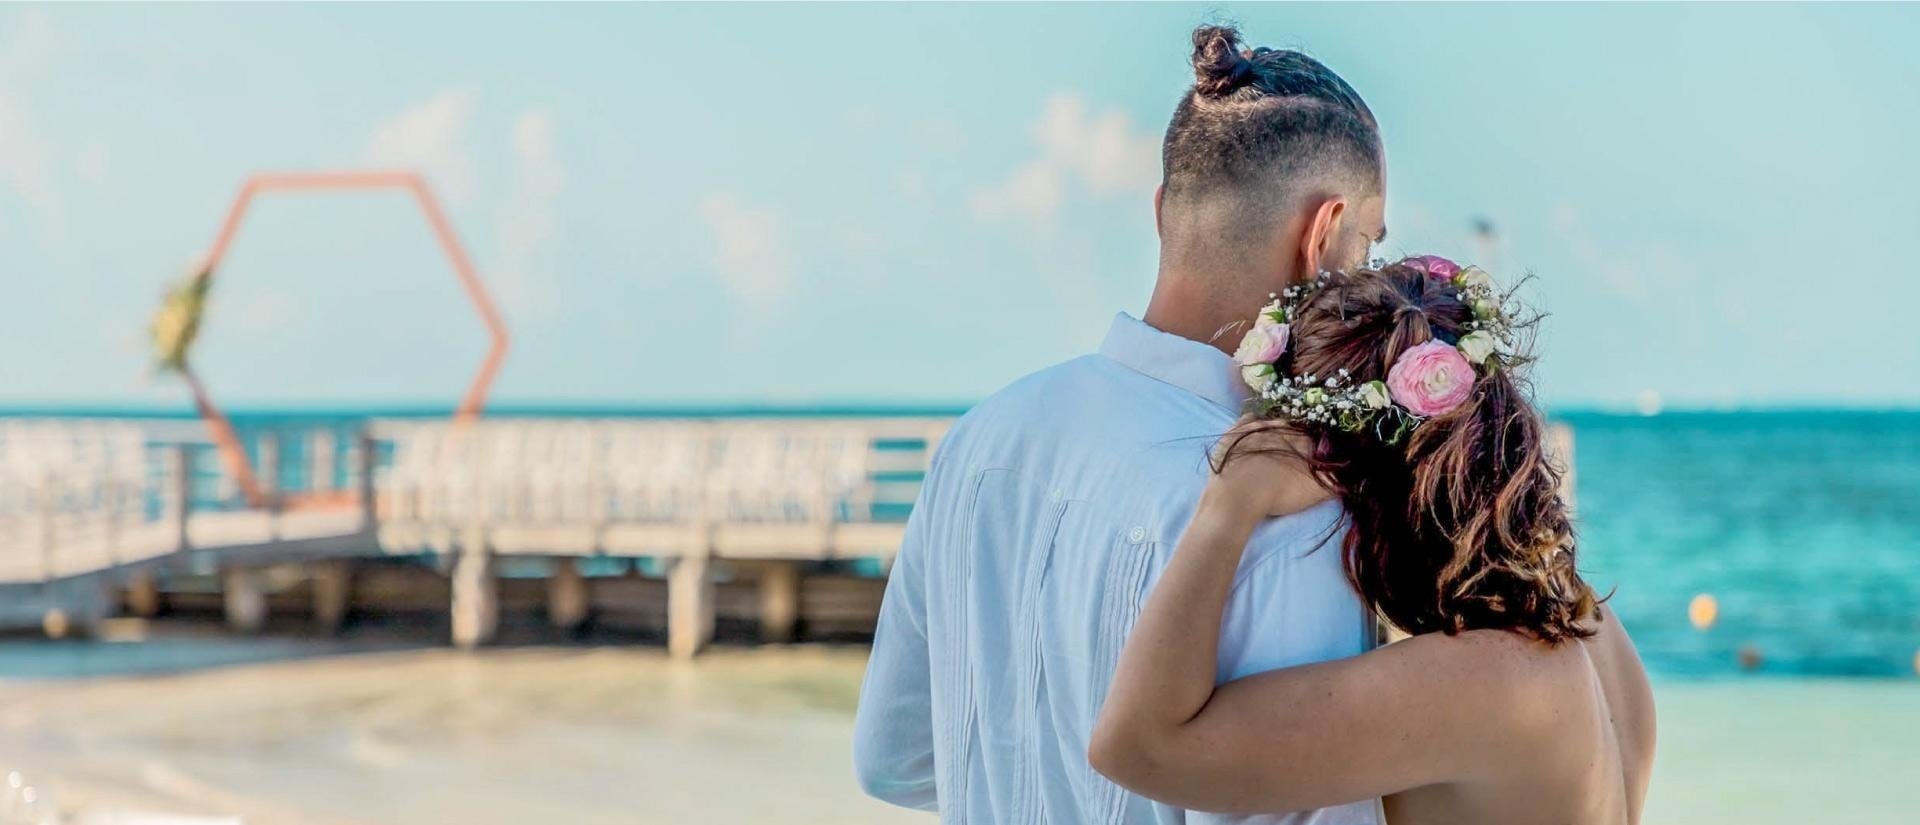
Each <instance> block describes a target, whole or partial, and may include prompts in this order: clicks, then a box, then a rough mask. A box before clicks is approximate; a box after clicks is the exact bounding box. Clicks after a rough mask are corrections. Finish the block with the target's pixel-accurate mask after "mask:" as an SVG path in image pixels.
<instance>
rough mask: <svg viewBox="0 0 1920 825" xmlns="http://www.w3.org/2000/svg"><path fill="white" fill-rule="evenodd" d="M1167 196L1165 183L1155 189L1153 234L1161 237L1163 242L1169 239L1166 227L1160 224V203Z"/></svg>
mask: <svg viewBox="0 0 1920 825" xmlns="http://www.w3.org/2000/svg"><path fill="white" fill-rule="evenodd" d="M1166 196H1167V185H1166V184H1164V183H1163V184H1160V185H1159V186H1155V187H1153V233H1154V234H1156V235H1159V236H1160V239H1161V240H1166V238H1167V230H1166V227H1165V226H1163V225H1161V223H1160V203H1161V201H1162V200H1163V199H1165V198H1166Z"/></svg>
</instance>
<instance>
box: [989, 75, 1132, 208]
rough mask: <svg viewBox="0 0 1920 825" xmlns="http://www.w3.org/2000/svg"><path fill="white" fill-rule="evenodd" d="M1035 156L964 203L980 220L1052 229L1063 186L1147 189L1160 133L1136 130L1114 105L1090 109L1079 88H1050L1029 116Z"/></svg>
mask: <svg viewBox="0 0 1920 825" xmlns="http://www.w3.org/2000/svg"><path fill="white" fill-rule="evenodd" d="M1033 139H1034V143H1035V145H1036V146H1037V147H1038V148H1039V150H1040V153H1039V156H1038V157H1036V158H1033V159H1031V160H1029V161H1027V162H1026V163H1024V164H1022V165H1020V166H1019V167H1018V168H1017V169H1015V170H1014V171H1013V172H1012V173H1010V174H1009V175H1008V176H1007V177H1006V178H1005V179H1003V180H1001V181H1000V182H998V183H995V184H991V185H989V186H986V187H983V188H981V189H978V190H975V191H974V192H973V193H972V194H971V195H970V196H969V198H968V207H969V208H970V209H971V210H972V211H973V213H974V215H975V216H976V217H979V218H982V219H984V220H992V221H1001V220H1019V221H1022V222H1026V223H1029V224H1033V225H1036V226H1038V227H1039V228H1042V229H1047V228H1051V227H1052V226H1053V225H1054V222H1055V221H1056V219H1057V218H1058V216H1059V214H1060V211H1061V209H1062V208H1063V207H1064V206H1065V204H1066V200H1067V196H1068V193H1069V192H1070V191H1071V190H1074V189H1076V188H1077V189H1078V190H1081V191H1084V192H1086V193H1088V194H1091V195H1093V196H1095V197H1102V198H1110V197H1116V196H1121V195H1127V194H1133V193H1140V192H1146V191H1150V190H1152V189H1153V186H1154V184H1156V183H1158V182H1159V180H1160V140H1159V138H1158V137H1157V136H1155V135H1153V134H1152V133H1151V132H1146V131H1136V130H1135V128H1134V124H1133V120H1132V118H1129V117H1128V116H1127V113H1126V112H1124V111H1121V110H1119V109H1107V110H1105V111H1101V112H1094V111H1093V110H1092V109H1091V108H1090V107H1088V105H1087V102H1086V100H1085V99H1083V98H1082V97H1081V96H1080V95H1078V94H1076V93H1073V92H1060V93H1056V94H1055V95H1054V96H1053V97H1051V98H1049V99H1048V100H1047V105H1046V109H1045V111H1043V112H1041V114H1040V118H1039V120H1038V121H1036V122H1035V123H1034V129H1033Z"/></svg>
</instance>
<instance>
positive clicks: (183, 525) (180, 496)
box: [161, 444, 193, 553]
mask: <svg viewBox="0 0 1920 825" xmlns="http://www.w3.org/2000/svg"><path fill="white" fill-rule="evenodd" d="M192 449H193V448H192V447H190V446H188V445H186V444H175V445H173V446H172V447H170V448H168V450H167V481H166V484H167V486H166V490H165V491H164V492H163V493H162V503H161V510H162V513H161V518H162V519H163V520H164V521H167V522H169V523H171V524H172V525H173V549H174V552H176V553H178V552H181V551H184V550H186V549H187V548H189V547H192V546H193V541H192V538H191V536H189V535H188V532H187V520H188V519H190V518H192V517H193V454H192V452H191V450H192Z"/></svg>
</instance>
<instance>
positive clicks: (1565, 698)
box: [1386, 608, 1654, 825]
mask: <svg viewBox="0 0 1920 825" xmlns="http://www.w3.org/2000/svg"><path fill="white" fill-rule="evenodd" d="M1603 610H1604V608H1603ZM1604 615H1605V620H1604V621H1602V622H1600V623H1598V624H1596V625H1595V628H1594V629H1595V631H1596V632H1595V634H1594V635H1593V636H1592V637H1591V638H1588V639H1585V640H1579V641H1569V642H1566V643H1563V644H1561V645H1559V646H1557V647H1548V646H1546V645H1542V644H1539V643H1536V642H1532V641H1529V640H1526V639H1524V638H1523V637H1520V636H1517V635H1515V634H1512V633H1508V632H1506V631H1492V630H1483V631H1473V632H1471V633H1468V634H1463V635H1462V637H1461V638H1456V639H1453V640H1444V641H1443V640H1433V641H1438V642H1439V643H1441V644H1446V643H1447V642H1449V641H1459V642H1462V643H1465V644H1476V643H1477V644H1480V645H1484V644H1485V643H1487V642H1490V641H1491V642H1493V643H1494V644H1496V645H1500V646H1509V645H1511V646H1512V647H1513V648H1514V649H1515V652H1516V653H1517V654H1518V655H1517V657H1516V658H1517V660H1518V663H1519V664H1518V670H1517V672H1516V670H1515V669H1514V668H1512V667H1503V668H1501V669H1500V670H1499V671H1498V673H1499V676H1498V677H1497V678H1515V677H1517V678H1520V679H1522V680H1524V681H1525V683H1526V684H1527V686H1528V688H1529V689H1530V691H1531V692H1533V693H1534V694H1535V695H1537V696H1538V697H1539V698H1540V701H1541V702H1542V703H1543V706H1542V708H1541V709H1540V710H1541V711H1542V713H1543V714H1544V717H1543V718H1544V719H1545V720H1546V721H1547V724H1527V723H1521V724H1519V725H1517V726H1516V727H1518V728H1520V729H1519V730H1517V731H1516V732H1515V735H1516V736H1521V737H1525V738H1526V739H1527V740H1529V741H1528V742H1527V743H1526V744H1525V746H1524V747H1523V748H1522V749H1521V750H1522V753H1524V754H1525V757H1524V758H1520V759H1510V760H1503V765H1502V766H1500V767H1498V768H1495V769H1493V770H1490V771H1488V772H1487V775H1485V776H1484V777H1480V778H1477V779H1474V780H1468V781H1461V782H1453V783H1447V784H1440V785H1429V786H1426V787H1421V788H1415V789H1413V790H1409V791H1405V792H1402V793H1398V794H1394V795H1393V796H1390V797H1388V798H1387V799H1386V811H1387V823H1388V825H1451V823H1461V822H1474V823H1483V824H1484V825H1500V824H1501V823H1512V825H1543V824H1544V823H1553V825H1638V823H1639V821H1640V811H1641V808H1642V806H1643V805H1644V803H1645V801H1646V794H1647V778H1648V775H1649V774H1650V773H1651V769H1652V767H1653V749H1654V707H1653V694H1652V691H1651V690H1650V688H1649V687H1648V684H1647V677H1646V672H1645V670H1644V669H1642V667H1641V665H1640V658H1639V656H1638V654H1636V653H1635V652H1634V649H1633V645H1632V643H1631V642H1630V641H1629V640H1628V638H1627V635H1626V631H1625V630H1624V629H1623V628H1622V627H1621V625H1620V622H1619V621H1617V620H1616V619H1614V617H1613V615H1612V613H1611V611H1607V612H1606V613H1605V614H1604ZM1469 636H1489V637H1490V638H1483V639H1467V638H1464V637H1469ZM1490 678H1494V677H1490ZM1499 721H1500V722H1506V721H1510V720H1499ZM1459 758H1460V759H1474V758H1476V756H1475V755H1474V754H1470V753H1461V754H1459Z"/></svg>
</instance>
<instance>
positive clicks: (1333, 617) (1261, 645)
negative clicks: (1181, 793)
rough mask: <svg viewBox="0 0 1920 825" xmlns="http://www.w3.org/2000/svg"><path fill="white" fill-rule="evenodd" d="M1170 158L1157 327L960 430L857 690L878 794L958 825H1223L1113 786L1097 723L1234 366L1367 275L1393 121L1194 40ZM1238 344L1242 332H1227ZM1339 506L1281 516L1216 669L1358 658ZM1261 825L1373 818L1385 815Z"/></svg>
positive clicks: (1240, 600)
mask: <svg viewBox="0 0 1920 825" xmlns="http://www.w3.org/2000/svg"><path fill="white" fill-rule="evenodd" d="M1194 69H1195V75H1196V81H1195V83H1194V87H1193V89H1191V90H1190V91H1189V92H1188V93H1187V94H1186V95H1185V96H1184V97H1183V98H1182V100H1181V101H1180V105H1179V107H1178V108H1177V110H1176V111H1175V112H1174V116H1173V121H1172V123H1171V124H1170V125H1169V126H1168V128H1167V134H1166V139H1165V143H1164V145H1163V163H1164V176H1163V179H1162V183H1161V186H1160V188H1159V190H1158V191H1157V192H1156V193H1155V195H1154V199H1155V203H1154V205H1155V209H1154V211H1155V219H1156V222H1157V224H1158V228H1159V233H1160V239H1161V254H1160V271H1159V275H1158V279H1157V281H1156V283H1155V285H1154V291H1153V298H1152V300H1151V302H1150V303H1149V305H1148V307H1147V312H1146V317H1145V319H1144V321H1141V320H1135V319H1133V318H1131V317H1129V316H1127V315H1125V314H1122V315H1120V316H1119V317H1117V318H1115V319H1114V322H1113V326H1112V328H1111V330H1110V331H1109V332H1108V333H1107V338H1106V340H1105V342H1104V343H1103V344H1102V345H1101V347H1100V351H1099V353H1098V354H1095V355H1088V356H1083V357H1081V358H1078V359H1075V360H1073V361H1069V362H1067V363H1065V364H1061V365H1059V366H1055V367H1052V368H1049V369H1046V370H1043V371H1041V372H1039V373H1036V374H1034V375H1030V376H1028V377H1026V378H1023V379H1021V380H1019V381H1017V382H1015V383H1014V384H1013V385H1012V386H1009V387H1008V388H1006V389H1004V390H1002V391H1000V392H999V393H996V394H995V395H993V396H992V397H991V398H988V399H987V400H986V401H983V402H982V403H980V404H979V405H978V406H976V407H975V408H974V409H973V410H972V411H970V412H968V413H967V415H966V416H964V417H963V418H961V420H960V421H959V422H958V423H956V424H955V425H954V427H953V429H952V431H951V432H950V433H949V434H948V436H947V437H946V439H945V440H944V441H943V442H942V444H941V445H940V449H939V451H938V453H937V455H936V456H935V457H934V459H933V462H932V465H931V467H930V468H929V470H928V474H927V478H926V482H925V485H924V487H923V488H922V491H921V496H920V501H919V503H918V504H917V505H916V506H915V508H914V511H913V515H912V517H911V519H910V520H909V522H908V525H907V534H906V539H905V541H904V543H903V544H902V546H901V548H900V553H899V556H898V557H897V558H896V560H895V562H894V567H893V571H892V574H891V578H890V580H889V581H888V583H887V593H886V599H885V603H884V606H883V607H882V609H881V616H880V626H879V630H878V632H877V633H876V635H875V637H874V648H873V658H872V660H871V662H870V663H869V665H868V671H867V679H866V684H865V685H864V687H863V689H862V692H861V697H860V710H859V718H858V721H857V725H856V731H855V741H854V759H855V763H856V769H857V771H858V773H859V777H860V781H861V784H862V787H864V788H865V789H866V791H867V792H868V793H869V794H871V795H873V796H876V797H878V798H880V799H883V800H886V801H888V802H892V803H895V804H899V805H905V806H909V807H914V808H920V809H924V810H930V811H938V812H939V813H940V816H941V819H942V820H943V821H946V822H958V823H1002V822H1018V823H1038V822H1049V823H1139V822H1183V821H1184V822H1214V821H1225V820H1224V818H1221V817H1212V816H1207V815H1201V814H1189V813H1186V812H1183V811H1180V810H1178V809H1174V808H1171V807H1168V806H1164V805H1159V804H1156V803H1153V802H1150V801H1148V800H1145V799H1142V798H1140V797H1136V796H1133V795H1131V794H1128V793H1127V792H1125V791H1123V790H1121V789H1120V788H1119V787H1118V786H1116V785H1114V784H1112V783H1110V782H1108V781H1107V780H1106V779H1105V778H1103V777H1101V776H1099V775H1098V774H1096V773H1094V771H1093V770H1092V769H1091V768H1090V767H1089V766H1088V764H1087V759H1086V752H1087V744H1088V738H1089V732H1090V730H1091V728H1092V725H1093V721H1094V718H1095V716H1096V714H1097V711H1098V710H1099V703H1100V702H1101V700H1102V699H1103V697H1105V695H1106V692H1107V685H1108V682H1109V681H1110V679H1111V678H1112V675H1113V669H1114V665H1115V659H1116V657H1117V656H1118V654H1119V651H1120V647H1121V644H1122V642H1123V641H1124V640H1125V638H1126V634H1127V631H1128V630H1129V628H1130V627H1131V626H1132V623H1133V620H1134V617H1135V616H1136V614H1137V613H1138V612H1139V609H1140V605H1141V601H1142V599H1143V598H1144V597H1145V595H1146V593H1147V592H1148V590H1149V589H1150V588H1151V587H1152V585H1153V583H1154V581H1155V578H1156V576H1157V575H1158V573H1159V571H1160V569H1161V567H1162V566H1163V565H1164V564H1165V562H1166V560H1167V557H1168V555H1169V554H1170V553H1171V552H1172V550H1173V547H1174V543H1175V540H1176V539H1177V538H1178V536H1179V535H1180V532H1181V530H1182V529H1183V528H1184V527H1185V526H1186V523H1187V521H1188V520H1189V518H1190V517H1191V516H1192V513H1193V508H1194V504H1195V501H1196V500H1197V498H1198V496H1199V493H1200V491H1201V488H1202V487H1203V485H1204V484H1205V482H1206V479H1207V473H1208V465H1207V463H1206V454H1207V450H1208V448H1209V447H1210V446H1211V442H1212V441H1213V438H1214V437H1217V436H1219V435H1220V434H1222V433H1224V432H1226V431H1227V429H1228V428H1229V427H1231V426H1232V425H1233V422H1234V419H1235V418H1236V416H1237V415H1238V413H1239V409H1240V405H1241V403H1242V401H1243V400H1244V398H1245V396H1246V392H1247V390H1246V389H1245V387H1244V385H1243V384H1242V383H1241V381H1240V379H1239V377H1238V375H1237V371H1236V368H1235V367H1234V365H1233V363H1232V361H1231V359H1230V358H1229V356H1228V355H1227V352H1226V349H1227V348H1228V347H1231V346H1232V345H1233V343H1235V342H1237V341H1238V340H1239V335H1237V334H1234V333H1233V332H1232V328H1233V326H1234V325H1235V324H1239V323H1245V322H1247V321H1248V320H1250V319H1251V318H1252V317H1253V316H1254V314H1255V313H1257V312H1258V311H1259V309H1260V307H1261V306H1262V305H1263V304H1264V303H1266V301H1267V300H1268V296H1269V294H1271V293H1274V292H1278V291H1280V290H1281V289H1283V288H1284V287H1285V286H1286V285H1287V284H1289V283H1292V282H1295V281H1300V280H1305V279H1308V278H1311V277H1312V276H1313V275H1314V274H1315V273H1317V272H1320V271H1323V270H1332V269H1342V268H1346V267H1349V266H1352V265H1354V264H1358V263H1361V262H1362V261H1363V259H1364V258H1365V257H1366V255H1367V253H1368V249H1369V245H1370V244H1371V243H1373V242H1377V241H1379V240H1380V239H1381V238H1382V237H1383V236H1384V235H1385V230H1384V229H1383V226H1382V206H1383V195H1384V185H1385V179H1384V168H1383V163H1384V161H1383V158H1382V153H1381V146H1380V136H1379V131H1378V127H1377V126H1376V124H1375V122H1374V119H1373V115H1372V113H1371V112H1370V111H1368V109H1367V107H1366V104H1365V103H1364V102H1362V101H1361V99H1360V96H1359V95H1358V94H1356V93H1355V92H1354V91H1353V89H1352V87H1350V86H1348V85H1347V83H1346V82H1345V81H1343V80H1341V79H1340V77H1339V76H1338V75H1335V74H1334V73H1333V72H1332V71H1331V70H1329V69H1327V68H1326V67H1325V66H1324V65H1322V64H1320V63H1319V62H1318V61H1316V60H1314V59H1312V58H1310V57H1307V56H1306V55H1303V54H1299V53H1297V52H1291V51H1278V50H1271V49H1264V48H1263V49H1253V50H1243V49H1242V48H1241V44H1240V41H1239V34H1238V32H1236V31H1234V30H1233V29H1231V28H1225V27H1213V26H1209V27H1202V28H1201V29H1199V30H1197V31H1195V32H1194ZM1223 333H1224V334H1223ZM1340 516H1341V513H1340V510H1339V508H1338V507H1337V506H1334V505H1323V506H1318V507H1314V508H1311V509H1309V510H1307V511H1306V512H1304V513H1301V514H1298V515H1295V516H1290V517H1287V518H1283V519H1276V520H1274V521H1271V522H1269V523H1268V524H1266V525H1265V526H1264V527H1262V529H1261V530H1260V531H1259V532H1256V533H1255V535H1254V538H1253V542H1252V544H1251V545H1250V546H1249V548H1248V550H1247V552H1246V555H1245V560H1244V561H1243V562H1242V564H1241V566H1240V570H1239V572H1238V573H1237V574H1236V576H1235V581H1234V586H1233V592H1232V595H1231V597H1230V601H1229V606H1228V608H1227V611H1226V619H1225V624H1224V627H1223V633H1222V637H1221V644H1220V648H1219V650H1220V655H1219V661H1218V666H1217V668H1216V673H1215V678H1216V679H1218V680H1221V681H1224V680H1227V679H1232V678H1235V677H1238V676H1242V675H1246V674H1249V673H1254V672H1259V671H1264V670H1270V669H1273V668H1277V667H1283V666H1286V665H1292V664H1299V663H1303V662H1311V661H1319V660H1324V659H1330V658H1336V657H1343V656H1350V655H1355V654H1358V653H1361V652H1363V651H1364V650H1366V649H1367V647H1368V646H1369V644H1370V642H1371V639H1372V628H1373V623H1372V621H1371V619H1370V617H1369V616H1368V615H1367V613H1366V611H1365V610H1364V609H1363V608H1362V606H1361V604H1360V602H1359V600H1358V599H1357V598H1356V597H1355V596H1354V594H1353V591H1352V589H1351V587H1349V585H1348V584H1347V582H1346V580H1345V577H1344V573H1343V571H1342V567H1341V556H1340V550H1339V547H1338V543H1337V541H1327V539H1330V538H1332V539H1337V537H1338V533H1339V530H1340V529H1341V525H1340ZM1254 821H1264V822H1274V823H1288V825H1304V823H1321V824H1322V825H1332V823H1341V824H1342V825H1344V824H1345V823H1374V821H1375V807H1374V806H1373V805H1372V804H1366V805H1354V806H1348V807H1346V808H1339V809H1328V810H1322V811H1313V812H1304V813H1298V814H1290V815H1281V816H1274V817H1259V818H1255V819H1254Z"/></svg>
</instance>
